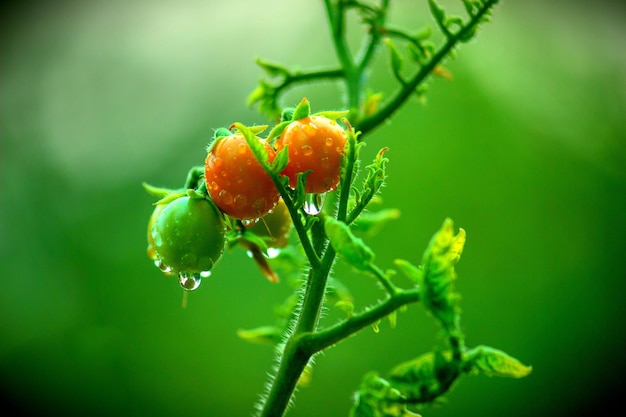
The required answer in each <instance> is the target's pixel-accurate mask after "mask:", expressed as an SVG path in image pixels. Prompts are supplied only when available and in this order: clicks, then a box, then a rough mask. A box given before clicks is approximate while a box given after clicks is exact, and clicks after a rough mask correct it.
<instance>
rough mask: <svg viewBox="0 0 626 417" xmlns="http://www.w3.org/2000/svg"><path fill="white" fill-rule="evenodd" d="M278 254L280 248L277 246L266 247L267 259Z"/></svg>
mask: <svg viewBox="0 0 626 417" xmlns="http://www.w3.org/2000/svg"><path fill="white" fill-rule="evenodd" d="M278 255H280V249H278V248H267V257H268V258H269V259H274V258H276V257H278Z"/></svg>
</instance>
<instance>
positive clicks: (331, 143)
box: [324, 138, 333, 146]
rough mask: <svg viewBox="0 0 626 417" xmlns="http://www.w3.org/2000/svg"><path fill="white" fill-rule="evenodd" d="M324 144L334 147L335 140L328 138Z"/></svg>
mask: <svg viewBox="0 0 626 417" xmlns="http://www.w3.org/2000/svg"><path fill="white" fill-rule="evenodd" d="M324 143H326V146H333V138H326V141H325V142H324Z"/></svg>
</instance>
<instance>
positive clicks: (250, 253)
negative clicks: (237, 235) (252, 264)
mask: <svg viewBox="0 0 626 417" xmlns="http://www.w3.org/2000/svg"><path fill="white" fill-rule="evenodd" d="M246 255H248V258H250V259H252V258H254V254H253V253H252V251H251V250H247V251H246Z"/></svg>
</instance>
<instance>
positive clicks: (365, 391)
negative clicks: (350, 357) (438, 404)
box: [350, 371, 413, 417]
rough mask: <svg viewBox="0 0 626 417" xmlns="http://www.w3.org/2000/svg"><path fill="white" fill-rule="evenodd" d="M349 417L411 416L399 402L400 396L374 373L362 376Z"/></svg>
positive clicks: (387, 382)
mask: <svg viewBox="0 0 626 417" xmlns="http://www.w3.org/2000/svg"><path fill="white" fill-rule="evenodd" d="M354 398H355V404H354V405H353V406H352V409H351V410H350V417H401V416H411V415H413V414H412V413H410V412H409V411H408V410H407V409H406V405H405V404H403V403H402V402H401V399H402V396H401V394H400V392H399V391H398V390H396V389H395V388H393V387H392V386H391V384H390V383H389V381H386V380H385V379H384V378H381V377H380V375H379V374H378V373H376V372H373V371H372V372H368V373H367V374H365V375H364V376H363V380H362V381H361V385H360V387H359V391H358V392H357V394H356V396H355V397H354Z"/></svg>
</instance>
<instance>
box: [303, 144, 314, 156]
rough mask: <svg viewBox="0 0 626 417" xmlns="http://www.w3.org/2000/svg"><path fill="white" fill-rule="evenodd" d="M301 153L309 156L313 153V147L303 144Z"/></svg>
mask: <svg viewBox="0 0 626 417" xmlns="http://www.w3.org/2000/svg"><path fill="white" fill-rule="evenodd" d="M302 153H303V154H304V156H311V155H313V148H311V147H310V146H309V145H303V146H302Z"/></svg>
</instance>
